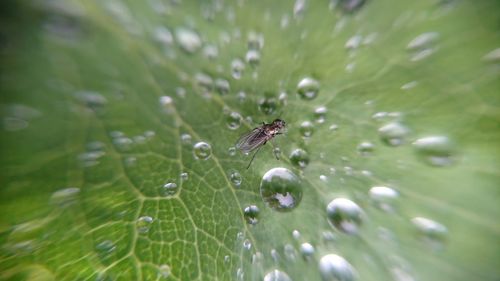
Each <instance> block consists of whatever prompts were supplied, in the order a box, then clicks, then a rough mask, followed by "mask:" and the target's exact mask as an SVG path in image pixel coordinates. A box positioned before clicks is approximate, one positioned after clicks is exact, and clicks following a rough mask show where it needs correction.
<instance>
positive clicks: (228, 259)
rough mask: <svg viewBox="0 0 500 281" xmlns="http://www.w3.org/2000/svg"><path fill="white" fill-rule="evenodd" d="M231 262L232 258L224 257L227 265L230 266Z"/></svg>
mask: <svg viewBox="0 0 500 281" xmlns="http://www.w3.org/2000/svg"><path fill="white" fill-rule="evenodd" d="M230 262H231V257H230V256H229V255H225V256H224V263H225V264H228V263H230Z"/></svg>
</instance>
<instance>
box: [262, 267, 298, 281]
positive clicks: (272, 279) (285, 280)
mask: <svg viewBox="0 0 500 281" xmlns="http://www.w3.org/2000/svg"><path fill="white" fill-rule="evenodd" d="M264 281H292V279H291V278H290V277H289V276H288V274H286V273H285V272H283V271H280V270H277V269H275V270H273V271H270V272H268V273H267V274H266V275H265V276H264Z"/></svg>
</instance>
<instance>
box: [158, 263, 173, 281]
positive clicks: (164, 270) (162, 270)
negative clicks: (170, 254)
mask: <svg viewBox="0 0 500 281" xmlns="http://www.w3.org/2000/svg"><path fill="white" fill-rule="evenodd" d="M170 272H171V269H170V266H168V265H166V264H162V265H160V266H159V267H158V277H160V278H163V279H166V278H168V276H170Z"/></svg>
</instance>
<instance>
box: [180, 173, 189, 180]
mask: <svg viewBox="0 0 500 281" xmlns="http://www.w3.org/2000/svg"><path fill="white" fill-rule="evenodd" d="M180 176H181V180H182V181H187V180H188V179H189V174H188V173H186V172H182V173H181V175H180Z"/></svg>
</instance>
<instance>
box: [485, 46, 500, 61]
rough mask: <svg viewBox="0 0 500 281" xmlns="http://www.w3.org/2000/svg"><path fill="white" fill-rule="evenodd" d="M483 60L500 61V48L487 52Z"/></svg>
mask: <svg viewBox="0 0 500 281" xmlns="http://www.w3.org/2000/svg"><path fill="white" fill-rule="evenodd" d="M483 60H485V61H488V62H500V48H498V49H495V50H493V51H491V52H489V53H487V54H486V55H485V56H484V57H483Z"/></svg>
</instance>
